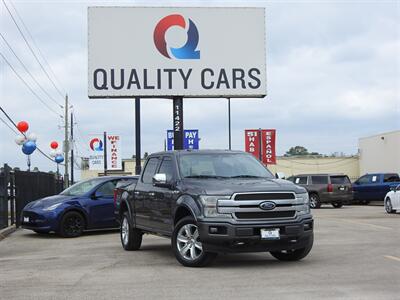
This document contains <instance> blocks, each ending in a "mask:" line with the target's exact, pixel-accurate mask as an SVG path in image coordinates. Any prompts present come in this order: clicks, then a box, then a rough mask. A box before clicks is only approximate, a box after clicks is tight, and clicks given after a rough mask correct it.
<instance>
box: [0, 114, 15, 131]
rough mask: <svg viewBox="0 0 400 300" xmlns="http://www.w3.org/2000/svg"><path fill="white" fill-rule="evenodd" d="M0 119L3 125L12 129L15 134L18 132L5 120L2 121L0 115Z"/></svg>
mask: <svg viewBox="0 0 400 300" xmlns="http://www.w3.org/2000/svg"><path fill="white" fill-rule="evenodd" d="M0 120H1V121H2V122H3V123H4V125H6V126H7V127H8V128H10V130H11V131H13V132H14V133H15V134H18V132H17V131H16V130H15V129H14V128H12V127H11V126H10V125H9V124H8V123H7V122H6V121H4V119H3V118H2V117H0Z"/></svg>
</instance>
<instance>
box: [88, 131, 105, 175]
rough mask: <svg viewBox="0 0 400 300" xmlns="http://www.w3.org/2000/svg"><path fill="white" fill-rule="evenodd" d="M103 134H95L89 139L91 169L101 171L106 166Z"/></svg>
mask: <svg viewBox="0 0 400 300" xmlns="http://www.w3.org/2000/svg"><path fill="white" fill-rule="evenodd" d="M103 147H104V144H103V136H102V135H100V134H99V135H95V136H92V137H91V138H90V139H89V149H90V154H89V170H91V171H101V170H103V168H104V152H103V151H104V148H103Z"/></svg>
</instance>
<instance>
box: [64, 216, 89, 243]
mask: <svg viewBox="0 0 400 300" xmlns="http://www.w3.org/2000/svg"><path fill="white" fill-rule="evenodd" d="M84 229H85V219H84V218H83V216H82V215H81V214H80V213H78V212H76V211H71V212H67V213H66V214H65V215H64V216H63V218H62V220H61V223H60V231H59V233H60V235H61V236H62V237H66V238H72V237H78V236H80V235H81V234H82V232H83V230H84Z"/></svg>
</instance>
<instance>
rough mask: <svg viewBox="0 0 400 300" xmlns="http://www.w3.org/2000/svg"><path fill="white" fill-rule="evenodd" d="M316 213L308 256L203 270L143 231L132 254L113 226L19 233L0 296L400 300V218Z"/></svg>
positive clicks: (5, 251) (7, 253) (366, 211)
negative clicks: (69, 234)
mask: <svg viewBox="0 0 400 300" xmlns="http://www.w3.org/2000/svg"><path fill="white" fill-rule="evenodd" d="M314 216H315V244H314V248H313V250H312V252H311V254H310V255H309V256H308V257H307V258H306V259H304V260H303V261H300V262H279V261H277V260H275V259H274V258H273V257H272V256H270V255H269V254H267V253H257V254H230V255H221V256H219V257H218V258H217V260H216V261H215V262H214V264H212V265H211V266H210V267H207V268H201V269H191V268H185V267H182V266H181V265H179V264H178V262H177V261H176V260H175V257H174V255H173V254H172V251H171V248H170V243H169V240H167V239H164V238H159V237H154V236H145V237H144V240H143V246H142V250H141V251H137V252H127V251H124V250H122V247H121V245H120V241H119V234H118V232H115V231H113V232H101V233H87V234H85V235H84V236H83V237H80V238H76V239H62V238H59V237H57V236H54V235H37V234H35V233H33V232H31V231H27V230H19V231H17V232H15V233H13V234H12V235H10V236H9V237H7V238H6V239H4V240H3V241H1V242H0V299H118V298H128V299H278V298H279V299H321V298H325V299H399V297H400V293H399V286H400V214H397V215H388V214H386V213H384V211H383V208H382V207H377V206H375V207H371V206H352V207H344V208H342V209H333V208H330V207H328V206H327V207H326V208H325V207H323V208H322V209H319V210H314Z"/></svg>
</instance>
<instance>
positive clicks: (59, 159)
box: [54, 155, 64, 164]
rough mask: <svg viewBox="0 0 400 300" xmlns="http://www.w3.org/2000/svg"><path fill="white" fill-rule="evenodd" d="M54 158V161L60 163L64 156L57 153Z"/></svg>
mask: <svg viewBox="0 0 400 300" xmlns="http://www.w3.org/2000/svg"><path fill="white" fill-rule="evenodd" d="M54 160H55V162H56V163H58V164H59V163H62V162H63V161H64V156H62V155H57V156H56V157H55V158H54Z"/></svg>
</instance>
